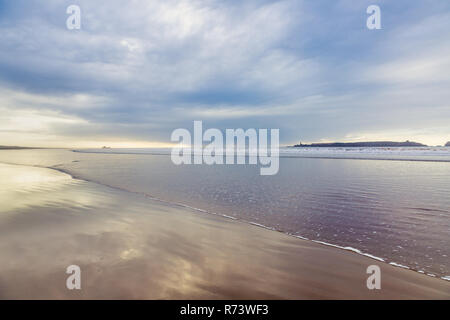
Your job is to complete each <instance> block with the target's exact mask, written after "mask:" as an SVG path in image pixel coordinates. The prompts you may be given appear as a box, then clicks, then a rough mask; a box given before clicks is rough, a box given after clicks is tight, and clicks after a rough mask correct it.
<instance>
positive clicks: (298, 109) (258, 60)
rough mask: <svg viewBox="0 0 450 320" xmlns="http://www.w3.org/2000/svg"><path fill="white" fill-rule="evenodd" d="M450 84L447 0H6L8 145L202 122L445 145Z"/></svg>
mask: <svg viewBox="0 0 450 320" xmlns="http://www.w3.org/2000/svg"><path fill="white" fill-rule="evenodd" d="M73 4H74V5H78V6H79V7H80V8H81V29H79V30H69V29H68V28H67V27H66V20H67V18H68V17H69V15H68V14H67V13H66V9H67V7H68V6H70V5H73ZM372 4H375V5H378V6H379V7H380V9H381V27H382V28H381V29H380V30H369V29H368V28H367V26H366V20H367V18H368V16H369V14H367V13H366V9H367V7H368V6H369V5H372ZM449 88H450V1H448V0H395V1H392V0H389V1H380V0H379V1H376V0H371V1H366V0H361V1H354V0H333V1H332V0H328V1H324V0H314V1H312V0H305V1H303V0H296V1H265V0H259V1H257V0H246V1H234V0H227V1H216V0H205V1H197V0H189V1H173V0H165V1H151V0H139V1H137V0H131V1H130V0H109V1H107V2H105V1H96V0H77V1H76V0H69V1H65V0H46V1H43V0H41V1H33V0H14V1H11V0H7V1H5V0H0V145H20V146H42V147H69V148H70V147H100V146H103V145H108V146H112V147H162V146H167V145H168V143H170V135H171V133H172V131H173V130H175V129H177V128H186V129H192V127H193V121H194V120H202V121H203V126H204V127H205V128H218V129H221V130H224V129H227V128H228V129H234V128H244V129H248V128H255V129H258V128H272V129H280V142H281V144H283V145H290V144H294V143H298V142H300V141H301V142H303V143H307V142H330V141H376V140H394V141H405V140H412V141H417V142H422V143H425V144H429V145H442V144H445V143H446V142H447V141H450V121H449V119H450V102H449V101H450V90H449Z"/></svg>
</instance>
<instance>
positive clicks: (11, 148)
mask: <svg viewBox="0 0 450 320" xmlns="http://www.w3.org/2000/svg"><path fill="white" fill-rule="evenodd" d="M23 149H40V148H33V147H17V146H0V150H23Z"/></svg>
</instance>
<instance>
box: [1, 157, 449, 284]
mask: <svg viewBox="0 0 450 320" xmlns="http://www.w3.org/2000/svg"><path fill="white" fill-rule="evenodd" d="M0 164H7V165H15V166H29V167H35V168H42V169H49V170H55V171H57V172H60V173H63V174H66V175H68V176H70V177H71V179H74V180H80V181H85V182H89V183H94V184H97V185H99V186H103V187H107V188H111V189H115V190H119V191H121V192H126V193H130V194H136V195H142V196H144V197H146V198H149V199H151V200H153V201H157V202H160V203H163V204H164V205H168V206H176V207H181V208H185V209H189V210H193V211H195V212H197V213H200V214H207V215H212V216H217V217H221V218H224V219H230V220H232V221H236V222H240V223H243V224H245V225H250V226H255V227H258V228H261V229H264V230H267V231H272V232H276V233H280V234H283V235H286V236H289V237H292V238H296V239H299V240H303V241H308V242H312V243H315V244H318V245H323V246H327V247H332V248H335V249H339V250H342V251H345V252H351V253H353V254H356V255H359V256H363V257H366V258H369V259H372V260H374V261H379V262H382V263H384V264H387V265H390V266H393V267H396V268H400V269H404V270H409V271H412V272H415V273H418V274H420V275H424V276H427V277H431V278H435V279H440V280H443V281H447V282H450V275H445V276H438V275H435V274H432V273H427V272H424V271H422V270H416V269H413V268H411V267H409V266H405V265H402V264H400V263H397V262H395V261H386V259H384V258H381V257H378V256H375V255H372V254H370V253H368V252H362V251H361V250H359V249H357V248H353V247H350V246H341V245H337V244H334V243H330V242H326V241H321V240H314V239H309V238H307V237H304V236H301V235H297V234H292V233H289V232H285V231H283V230H278V229H276V228H273V227H270V226H266V225H263V224H260V223H257V222H253V221H249V220H245V219H242V218H237V217H233V216H230V215H226V214H222V213H217V212H212V211H208V210H205V209H201V208H197V207H193V206H190V205H187V204H184V203H179V202H173V201H168V200H164V199H161V198H158V197H155V196H153V195H150V194H148V193H145V192H135V191H130V190H128V189H126V188H123V187H118V186H114V185H109V184H105V183H102V182H99V181H96V180H92V179H88V178H86V177H82V176H78V175H76V174H74V173H72V172H70V170H67V169H62V168H58V167H57V165H56V166H39V165H22V164H16V163H7V162H3V161H0Z"/></svg>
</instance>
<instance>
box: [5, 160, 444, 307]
mask: <svg viewBox="0 0 450 320" xmlns="http://www.w3.org/2000/svg"><path fill="white" fill-rule="evenodd" d="M0 181H1V182H0V185H1V188H0V299H449V298H450V282H448V281H445V280H442V279H438V278H432V277H429V276H425V275H422V274H419V273H417V272H414V271H410V270H404V269H401V268H397V267H394V266H391V265H388V264H385V263H383V262H380V261H376V260H373V259H370V258H367V257H364V256H361V255H358V254H355V253H352V252H348V251H345V250H341V249H337V248H333V247H329V246H325V245H320V244H317V243H313V242H310V241H304V240H301V239H297V238H294V237H290V236H287V235H285V234H282V233H278V232H274V231H269V230H266V229H263V228H259V227H257V226H253V225H249V224H245V223H242V222H239V221H233V220H231V219H226V218H223V217H219V216H214V215H210V214H206V213H201V212H198V211H194V210H189V209H186V208H182V207H177V206H171V205H167V204H165V203H161V202H158V201H155V200H152V199H150V198H148V197H145V196H143V195H138V194H133V193H127V192H123V191H120V190H115V189H112V188H108V187H104V186H101V185H97V184H94V183H90V182H86V181H81V180H75V179H72V178H71V177H70V176H68V175H66V174H64V173H61V172H57V171H54V170H50V169H43V168H35V167H28V166H14V165H4V164H0ZM72 264H75V265H78V266H80V268H81V272H82V276H81V281H82V283H81V286H82V289H81V290H72V291H71V290H68V289H67V288H66V279H67V277H68V275H67V274H66V273H65V271H66V268H67V267H68V266H69V265H72ZM373 264H375V265H378V266H380V268H381V290H368V289H367V287H366V280H367V277H368V276H369V275H368V274H366V269H367V267H368V266H369V265H373Z"/></svg>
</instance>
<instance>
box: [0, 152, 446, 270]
mask: <svg viewBox="0 0 450 320" xmlns="http://www.w3.org/2000/svg"><path fill="white" fill-rule="evenodd" d="M0 161H3V162H14V163H17V162H19V163H28V164H34V165H42V166H55V167H57V168H58V169H61V170H65V171H67V172H70V173H71V174H73V175H75V176H77V177H81V178H84V179H88V180H92V181H96V182H99V183H103V184H106V185H109V186H114V187H118V188H121V189H124V190H128V191H132V192H139V193H144V194H147V195H150V196H153V197H157V198H160V199H164V200H167V201H169V202H175V203H181V204H185V205H188V206H192V207H195V208H200V209H203V210H207V211H210V212H214V213H219V214H224V215H229V216H233V217H236V218H239V219H243V220H246V221H250V222H254V223H258V224H262V225H264V226H267V227H271V228H274V229H277V230H280V231H283V232H287V233H291V234H294V235H299V236H303V237H306V238H308V239H312V240H318V241H324V242H327V243H331V244H336V245H339V246H344V247H347V246H348V247H352V248H355V249H358V250H360V251H362V252H364V253H368V254H371V255H374V256H377V257H380V258H382V259H384V260H385V261H387V262H394V263H396V264H401V265H404V266H407V267H409V268H412V269H414V270H417V271H422V272H425V273H429V274H434V275H436V276H439V277H445V276H448V275H450V259H449V257H450V245H449V244H450V197H449V196H448V195H449V194H450V163H448V162H428V161H385V160H383V161H382V160H361V159H359V160H354V159H310V158H287V157H283V158H281V159H280V171H279V173H278V174H277V175H275V176H260V175H259V168H258V167H257V166H239V165H235V166H207V165H190V166H175V165H173V164H172V162H171V161H170V157H169V156H167V155H148V154H144V155H143V154H98V153H92V154H87V153H74V152H70V151H67V150H22V151H2V152H1V153H0ZM74 161H75V162H74Z"/></svg>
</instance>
